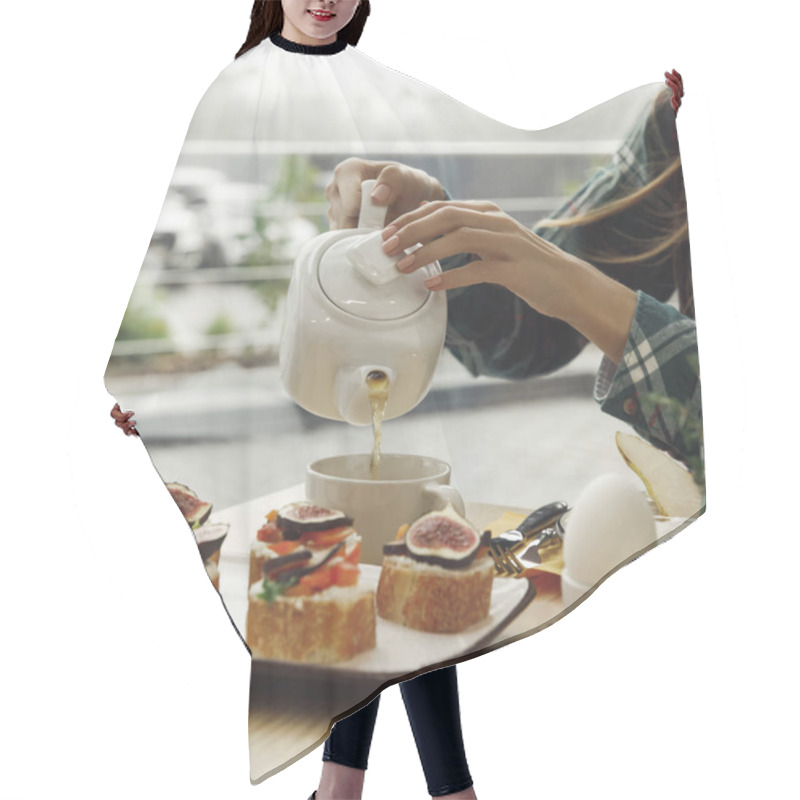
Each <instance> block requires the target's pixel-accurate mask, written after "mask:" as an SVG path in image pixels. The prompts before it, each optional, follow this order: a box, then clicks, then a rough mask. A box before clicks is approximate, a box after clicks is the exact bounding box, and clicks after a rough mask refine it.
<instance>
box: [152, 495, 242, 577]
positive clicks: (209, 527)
mask: <svg viewBox="0 0 800 800" xmlns="http://www.w3.org/2000/svg"><path fill="white" fill-rule="evenodd" d="M166 486H167V490H168V491H169V493H170V495H171V496H172V499H173V500H174V501H175V503H176V504H177V506H178V508H179V509H180V510H181V513H182V514H183V518H184V519H185V520H186V522H187V523H188V524H189V527H190V528H191V529H192V531H193V532H194V538H195V541H196V542H197V548H198V550H199V551H200V557H201V558H202V559H203V566H204V567H205V568H206V573H207V574H208V577H209V578H210V579H211V583H213V584H214V588H215V589H216V590H217V591H219V552H220V548H221V547H222V542H223V541H224V540H225V537H226V536H227V535H228V530H229V528H230V526H229V525H227V524H226V523H224V522H215V523H209V522H208V518H209V516H210V515H211V509H212V505H211V503H208V502H206V501H205V500H201V499H200V498H199V497H198V496H197V494H196V493H195V492H193V491H192V490H191V489H190V488H189V487H188V486H184V485H183V484H182V483H168V484H166Z"/></svg>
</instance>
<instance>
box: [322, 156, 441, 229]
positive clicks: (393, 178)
mask: <svg viewBox="0 0 800 800" xmlns="http://www.w3.org/2000/svg"><path fill="white" fill-rule="evenodd" d="M366 180H376V181H377V183H376V184H375V188H374V190H373V192H372V202H373V203H375V204H376V205H379V206H387V215H386V221H387V222H391V221H392V220H394V219H395V218H396V217H399V216H400V215H401V214H404V213H405V212H406V211H410V210H411V209H413V208H416V207H417V206H418V205H419V204H420V203H422V202H423V201H426V200H443V199H444V190H443V189H442V186H441V184H440V183H439V181H437V180H436V178H433V177H431V176H430V175H428V173H427V172H424V171H423V170H421V169H415V168H414V167H407V166H406V165H405V164H399V163H397V162H396V161H365V160H364V159H361V158H348V159H347V160H346V161H342V162H341V163H340V164H337V166H336V168H335V169H334V171H333V179H332V180H331V182H330V183H329V184H328V186H327V187H326V189H325V196H326V197H327V198H328V201H329V202H330V208H329V209H328V222H329V223H330V226H331V229H339V228H355V227H357V226H358V215H359V212H360V210H361V182H362V181H366Z"/></svg>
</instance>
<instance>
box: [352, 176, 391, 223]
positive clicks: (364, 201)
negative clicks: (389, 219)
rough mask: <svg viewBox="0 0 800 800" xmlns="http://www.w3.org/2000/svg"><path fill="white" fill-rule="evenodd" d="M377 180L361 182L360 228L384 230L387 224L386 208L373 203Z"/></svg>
mask: <svg viewBox="0 0 800 800" xmlns="http://www.w3.org/2000/svg"><path fill="white" fill-rule="evenodd" d="M376 183H377V181H376V180H368V181H361V211H360V213H359V215H358V227H359V228H383V227H384V225H385V224H386V210H387V209H386V207H385V206H376V205H375V203H373V202H372V192H373V190H374V189H375V184H376Z"/></svg>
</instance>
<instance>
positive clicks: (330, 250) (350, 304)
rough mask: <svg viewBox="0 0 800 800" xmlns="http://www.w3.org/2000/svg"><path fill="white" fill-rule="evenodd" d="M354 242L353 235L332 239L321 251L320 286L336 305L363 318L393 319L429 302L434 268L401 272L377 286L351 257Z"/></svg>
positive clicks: (411, 312)
mask: <svg viewBox="0 0 800 800" xmlns="http://www.w3.org/2000/svg"><path fill="white" fill-rule="evenodd" d="M353 233H355V234H358V233H362V234H363V233H364V232H363V231H353ZM352 242H353V237H352V236H348V237H345V238H342V239H337V240H336V241H334V242H332V243H331V244H330V246H329V247H327V248H326V249H325V250H324V251H323V252H322V253H321V255H320V260H319V263H318V265H317V277H318V279H319V285H320V287H321V288H322V291H323V292H324V293H325V295H326V296H327V298H328V299H329V300H330V301H331V302H332V303H333V304H334V305H335V306H337V307H338V308H340V309H341V310H342V311H344V312H345V313H347V314H351V315H353V316H355V317H360V318H361V319H368V320H376V321H390V320H397V319H403V317H409V316H411V315H412V314H413V313H414V312H415V311H418V310H419V309H420V308H422V306H424V305H425V303H426V302H427V300H428V298H429V297H430V295H431V292H430V290H429V289H428V287H427V286H425V281H426V280H427V279H428V278H430V277H431V276H432V275H433V274H434V273H433V270H432V268H431V267H423V268H422V269H418V270H416V271H415V272H412V273H410V274H408V275H400V276H399V277H398V279H397V280H393V281H391V283H387V284H383V285H376V284H375V283H373V282H371V281H369V280H368V279H367V278H366V277H364V275H362V274H361V273H360V272H359V271H358V270H357V269H356V268H355V267H354V266H353V263H352V261H351V260H350V259H349V258H348V257H347V250H348V249H349V248H350V246H351V245H352Z"/></svg>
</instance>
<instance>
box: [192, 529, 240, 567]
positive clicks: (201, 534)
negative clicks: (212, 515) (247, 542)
mask: <svg viewBox="0 0 800 800" xmlns="http://www.w3.org/2000/svg"><path fill="white" fill-rule="evenodd" d="M230 527H231V526H230V525H228V523H227V522H207V523H206V524H205V525H201V526H200V527H199V528H195V529H194V538H195V540H196V541H197V547H198V549H199V550H200V557H201V558H202V559H203V563H205V562H206V561H208V559H209V558H211V556H213V555H214V553H216V552H217V550H219V549H220V548H221V547H222V542H223V540H224V539H225V537H226V536H227V535H228V531H229V530H230Z"/></svg>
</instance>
